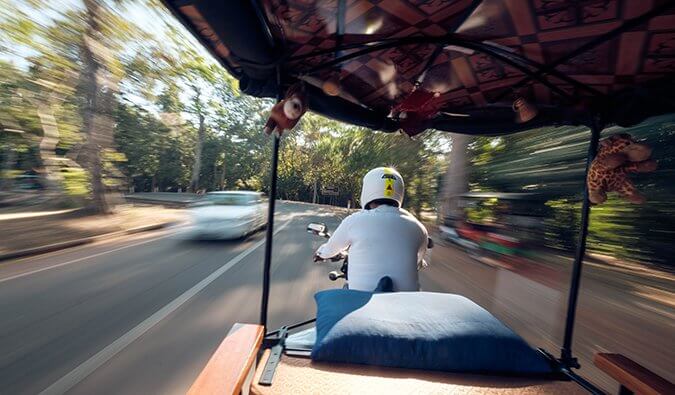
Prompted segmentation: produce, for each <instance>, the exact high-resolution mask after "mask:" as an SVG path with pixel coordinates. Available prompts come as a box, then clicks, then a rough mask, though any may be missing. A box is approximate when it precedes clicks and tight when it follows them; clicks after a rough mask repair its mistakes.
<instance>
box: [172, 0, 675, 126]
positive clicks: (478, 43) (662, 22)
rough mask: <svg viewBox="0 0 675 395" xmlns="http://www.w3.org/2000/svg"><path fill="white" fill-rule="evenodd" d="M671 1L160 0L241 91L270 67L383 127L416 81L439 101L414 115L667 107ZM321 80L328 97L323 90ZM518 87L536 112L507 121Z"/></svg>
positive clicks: (562, 117)
mask: <svg viewBox="0 0 675 395" xmlns="http://www.w3.org/2000/svg"><path fill="white" fill-rule="evenodd" d="M231 3H240V4H231ZM674 3H675V2H673V1H660V0H640V1H637V0H575V1H565V0H483V1H471V0H426V1H425V0H381V1H377V0H328V1H316V0H264V1H260V2H255V1H253V2H250V3H249V2H220V1H204V0H202V1H196V0H195V1H178V0H176V1H167V5H168V6H169V7H170V8H171V9H173V10H174V11H175V12H176V14H177V15H178V17H179V18H180V19H181V20H182V21H183V22H184V23H185V24H186V26H188V28H191V29H192V31H193V32H195V34H196V35H197V36H198V37H200V38H201V39H202V40H203V42H204V43H205V44H206V45H207V46H208V47H209V48H210V50H211V51H212V53H213V54H214V55H215V56H216V57H218V59H219V60H220V61H221V62H222V63H223V64H224V65H225V66H226V67H228V68H229V69H230V71H232V73H233V74H234V75H235V76H237V77H238V78H239V79H240V80H241V81H242V89H243V90H244V92H246V93H250V94H254V95H257V96H268V97H272V96H274V95H275V94H276V92H277V90H278V89H279V87H278V86H277V85H278V84H277V73H276V69H277V68H278V69H279V71H280V73H281V79H280V81H281V82H282V85H284V86H286V85H290V84H292V83H294V82H297V81H304V82H305V83H306V84H307V85H310V86H313V87H315V88H316V89H314V90H312V91H311V96H312V98H311V100H310V108H311V109H312V110H314V111H317V112H319V113H323V114H325V115H328V116H332V117H334V118H337V119H340V120H343V121H347V122H352V123H355V124H359V125H364V126H368V127H372V128H374V129H380V130H385V131H393V130H396V129H398V128H399V124H398V121H399V120H398V119H392V117H391V116H390V111H391V109H392V108H393V107H394V106H396V105H397V104H398V103H400V102H401V101H403V100H405V98H406V97H408V96H409V95H410V93H411V92H412V91H413V90H416V89H424V90H425V91H429V92H432V93H433V94H434V95H435V96H434V98H433V101H434V106H435V107H434V108H436V109H437V110H438V111H437V112H436V113H435V114H434V116H433V117H430V118H429V119H428V120H426V124H425V125H424V126H425V127H434V128H437V129H442V130H450V131H456V132H463V133H486V134H500V133H508V132H513V131H517V130H522V129H525V128H531V127H535V126H541V125H545V124H582V123H588V122H589V121H588V120H589V119H591V118H593V117H595V118H597V117H598V116H600V117H602V122H604V123H606V124H609V123H618V124H632V123H635V122H637V121H640V120H642V119H644V118H645V117H648V116H651V115H657V114H660V113H664V112H671V111H673V109H675V104H674V101H673V99H674V97H675V95H674V94H673V90H674V89H673V88H674V86H673V85H674V84H673V75H674V73H675V7H673V5H675V4H674ZM328 79H333V80H337V81H339V86H340V90H339V95H338V97H329V96H328V95H326V94H325V93H324V92H323V91H322V90H321V86H322V84H323V83H324V81H326V80H328ZM517 98H524V99H525V100H527V102H528V103H531V104H532V105H533V106H535V108H537V109H538V116H537V117H536V118H535V119H533V120H532V121H528V122H524V123H522V122H521V123H518V122H516V121H515V120H514V112H513V108H512V107H513V104H514V101H515V100H516V99H517Z"/></svg>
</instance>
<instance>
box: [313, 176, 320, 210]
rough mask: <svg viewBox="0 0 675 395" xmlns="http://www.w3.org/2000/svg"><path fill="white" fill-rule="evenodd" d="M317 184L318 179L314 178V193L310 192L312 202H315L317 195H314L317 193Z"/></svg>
mask: <svg viewBox="0 0 675 395" xmlns="http://www.w3.org/2000/svg"><path fill="white" fill-rule="evenodd" d="M318 184H319V180H317V179H315V180H314V193H313V194H312V203H314V204H316V197H317V196H316V195H317V190H316V189H317V187H318Z"/></svg>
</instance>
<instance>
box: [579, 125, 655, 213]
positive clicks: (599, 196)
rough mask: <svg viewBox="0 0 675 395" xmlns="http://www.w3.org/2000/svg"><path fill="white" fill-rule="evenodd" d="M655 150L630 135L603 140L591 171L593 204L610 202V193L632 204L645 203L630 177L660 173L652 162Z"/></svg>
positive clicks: (622, 134)
mask: <svg viewBox="0 0 675 395" xmlns="http://www.w3.org/2000/svg"><path fill="white" fill-rule="evenodd" d="M651 154H652V149H651V148H650V147H649V146H648V145H646V144H641V143H638V142H636V141H635V140H633V137H632V136H631V135H630V134H627V133H621V134H615V135H613V136H609V137H607V138H605V139H603V140H602V141H600V146H599V149H598V154H597V156H596V157H595V159H594V160H593V163H591V168H590V170H589V172H588V180H587V182H588V197H589V199H590V201H591V203H593V204H600V203H603V202H604V201H605V200H607V192H618V193H619V195H620V196H621V197H623V198H624V199H626V200H628V201H630V202H631V203H644V202H645V197H644V196H643V195H641V194H640V193H639V192H638V190H637V189H636V188H635V185H633V182H632V181H631V180H630V179H629V178H628V173H648V172H651V171H654V170H656V161H655V160H653V159H650V156H651Z"/></svg>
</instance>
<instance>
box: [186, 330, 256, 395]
mask: <svg viewBox="0 0 675 395" xmlns="http://www.w3.org/2000/svg"><path fill="white" fill-rule="evenodd" d="M263 334H264V328H263V327H262V326H261V325H252V324H239V323H237V324H234V326H233V327H232V329H231V330H230V333H228V334H227V337H225V339H224V340H223V342H222V343H220V346H218V349H217V350H216V352H215V353H213V355H212V356H211V359H210V360H209V362H208V363H207V364H206V367H204V370H202V372H201V373H200V374H199V377H197V380H195V382H194V383H192V387H190V390H189V391H188V394H190V395H197V394H200V395H203V394H214V395H215V394H218V395H238V394H239V393H240V392H241V390H242V385H243V384H244V381H245V380H246V377H247V375H248V373H249V371H250V370H251V368H252V367H253V364H254V362H255V358H256V354H257V353H258V350H259V349H260V344H261V343H262V339H263Z"/></svg>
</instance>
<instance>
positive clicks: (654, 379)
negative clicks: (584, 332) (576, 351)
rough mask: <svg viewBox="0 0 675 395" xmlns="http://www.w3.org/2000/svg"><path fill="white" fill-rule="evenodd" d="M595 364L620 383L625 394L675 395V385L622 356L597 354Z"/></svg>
mask: <svg viewBox="0 0 675 395" xmlns="http://www.w3.org/2000/svg"><path fill="white" fill-rule="evenodd" d="M593 362H594V363H595V365H596V366H597V367H598V368H600V370H602V371H603V372H605V373H607V374H608V375H610V376H611V377H612V378H613V379H614V380H616V381H618V382H619V384H620V385H621V386H622V389H621V393H623V394H627V393H635V394H644V395H660V394H664V395H667V394H675V386H674V385H673V383H671V382H670V381H668V380H666V379H664V378H663V377H661V376H658V375H656V374H655V373H652V372H651V371H649V370H647V369H646V368H645V367H643V366H642V365H639V364H637V363H636V362H634V361H632V360H630V359H628V358H626V357H625V356H623V355H621V354H605V353H599V354H595V358H594V359H593Z"/></svg>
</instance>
